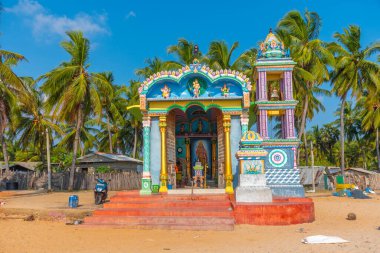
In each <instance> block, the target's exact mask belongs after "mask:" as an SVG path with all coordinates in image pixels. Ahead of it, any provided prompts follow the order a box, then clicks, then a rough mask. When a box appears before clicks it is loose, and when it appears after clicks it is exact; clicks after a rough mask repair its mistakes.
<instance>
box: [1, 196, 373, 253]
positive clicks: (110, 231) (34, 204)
mask: <svg viewBox="0 0 380 253" xmlns="http://www.w3.org/2000/svg"><path fill="white" fill-rule="evenodd" d="M6 194H7V195H5V194H4V192H0V200H3V201H4V200H5V201H6V202H7V204H6V205H5V206H2V207H0V252H7V253H8V252H16V253H17V252H22V253H24V252H25V253H27V252H38V253H40V252H49V253H51V252H53V253H54V252H91V253H96V252H105V253H106V252H250V253H252V252H255V253H256V252H270V253H274V252H291V253H296V252H315V253H324V252H361V253H362V252H363V253H364V252H365V253H367V252H379V253H380V230H378V229H377V228H378V227H379V226H380V195H379V193H378V195H375V196H373V198H372V199H369V200H355V199H350V198H345V197H343V198H338V197H332V196H329V195H326V194H325V196H323V194H322V195H321V194H313V195H312V197H313V200H314V203H315V209H316V221H315V222H313V223H310V224H300V225H291V226H250V225H242V226H235V230H234V231H231V232H217V231H173V230H168V231H167V230H131V229H125V228H105V227H84V226H80V225H79V226H75V225H65V221H66V218H65V217H66V216H83V215H84V214H85V213H88V212H89V211H91V210H93V209H95V208H97V207H96V206H95V205H93V204H92V202H93V196H92V193H91V192H90V191H88V192H80V193H76V194H78V195H79V201H80V204H81V206H80V207H79V209H78V210H70V209H68V208H67V207H66V205H67V199H68V196H69V195H70V194H69V193H53V194H35V195H31V194H25V195H21V196H10V194H9V193H6ZM26 208H27V209H26ZM32 212H33V213H34V214H35V216H36V217H39V218H40V220H36V221H23V220H22V219H17V218H18V217H22V215H24V216H25V215H26V214H27V213H32ZM349 212H354V213H355V214H356V215H357V220H355V221H348V220H346V217H347V214H348V213H349ZM16 214H17V215H16ZM1 217H2V218H1ZM49 217H50V219H51V220H55V221H46V219H48V218H49ZM319 234H321V235H333V236H340V237H342V238H344V239H346V240H349V241H350V242H349V243H345V244H334V245H333V244H329V245H305V244H303V243H301V239H303V238H304V237H306V236H311V235H319Z"/></svg>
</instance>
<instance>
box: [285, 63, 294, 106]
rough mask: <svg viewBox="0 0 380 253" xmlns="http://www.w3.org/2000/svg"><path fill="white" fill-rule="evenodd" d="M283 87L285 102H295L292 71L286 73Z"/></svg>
mask: <svg viewBox="0 0 380 253" xmlns="http://www.w3.org/2000/svg"><path fill="white" fill-rule="evenodd" d="M283 87H284V91H283V92H284V97H285V98H284V100H293V84H292V71H290V70H287V71H285V72H284V79H283Z"/></svg>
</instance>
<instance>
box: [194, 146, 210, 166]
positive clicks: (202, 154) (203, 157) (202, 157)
mask: <svg viewBox="0 0 380 253" xmlns="http://www.w3.org/2000/svg"><path fill="white" fill-rule="evenodd" d="M195 154H196V156H197V160H198V161H200V162H201V163H202V165H203V166H206V163H207V161H208V160H207V150H206V148H205V146H204V145H203V142H201V141H200V142H199V143H198V145H197V149H196V150H195Z"/></svg>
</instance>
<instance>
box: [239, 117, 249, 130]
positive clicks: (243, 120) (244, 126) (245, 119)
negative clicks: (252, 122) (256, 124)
mask: <svg viewBox="0 0 380 253" xmlns="http://www.w3.org/2000/svg"><path fill="white" fill-rule="evenodd" d="M248 121H249V118H248V114H247V113H246V112H243V113H242V115H241V116H240V124H241V135H243V134H245V133H246V132H247V131H248Z"/></svg>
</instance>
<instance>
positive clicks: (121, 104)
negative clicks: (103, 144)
mask: <svg viewBox="0 0 380 253" xmlns="http://www.w3.org/2000/svg"><path fill="white" fill-rule="evenodd" d="M96 75H97V76H98V78H99V79H103V81H104V82H107V83H108V84H109V86H111V87H112V91H113V92H112V93H111V94H110V93H108V92H107V91H108V90H105V91H103V90H100V91H99V92H100V97H101V101H102V107H103V113H104V115H105V117H106V126H107V133H108V141H107V142H108V144H109V152H110V153H113V140H112V132H111V122H113V123H115V124H125V122H124V118H123V116H122V111H123V110H125V107H126V105H127V100H126V98H125V97H123V94H125V93H126V91H127V89H126V88H125V87H124V86H123V87H120V86H117V85H115V84H114V83H113V82H114V78H113V74H112V73H111V72H102V73H99V74H96Z"/></svg>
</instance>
